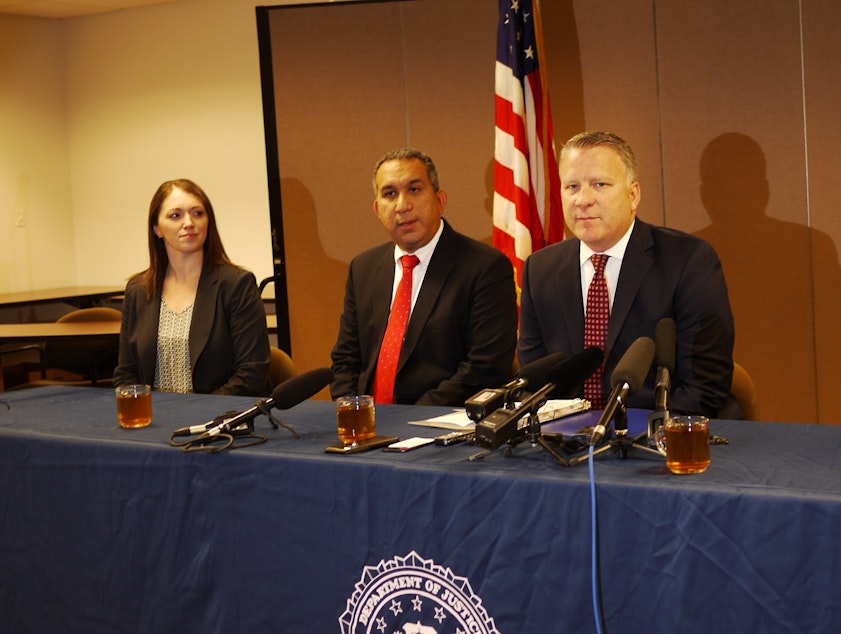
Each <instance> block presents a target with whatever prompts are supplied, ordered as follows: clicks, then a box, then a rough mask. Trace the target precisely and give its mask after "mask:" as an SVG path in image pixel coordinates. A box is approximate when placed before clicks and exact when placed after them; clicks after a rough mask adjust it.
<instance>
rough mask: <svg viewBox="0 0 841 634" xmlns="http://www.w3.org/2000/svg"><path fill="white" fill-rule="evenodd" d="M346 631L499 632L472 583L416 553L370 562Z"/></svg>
mask: <svg viewBox="0 0 841 634" xmlns="http://www.w3.org/2000/svg"><path fill="white" fill-rule="evenodd" d="M339 625H340V626H341V628H342V634H363V633H364V634H368V633H370V634H499V631H498V630H497V629H496V626H495V625H494V622H493V619H492V618H490V617H489V616H488V613H487V610H485V608H484V607H483V606H482V601H481V599H480V598H479V597H477V596H476V595H475V594H474V593H473V590H472V588H471V587H470V582H469V581H468V580H467V579H466V578H465V577H458V576H456V575H454V574H453V572H452V571H451V570H450V569H449V568H444V567H443V566H438V565H436V564H435V563H434V562H432V561H431V560H429V559H423V558H422V557H420V556H419V555H418V554H417V553H416V552H414V551H412V552H410V553H409V554H408V555H406V556H405V557H400V556H397V557H395V558H394V559H391V560H389V561H380V563H379V564H378V565H377V566H365V570H363V572H362V577H361V578H360V580H359V581H358V582H357V584H356V586H355V589H354V592H353V596H351V598H350V599H348V602H347V609H346V610H345V612H344V613H343V614H342V616H341V617H340V618H339Z"/></svg>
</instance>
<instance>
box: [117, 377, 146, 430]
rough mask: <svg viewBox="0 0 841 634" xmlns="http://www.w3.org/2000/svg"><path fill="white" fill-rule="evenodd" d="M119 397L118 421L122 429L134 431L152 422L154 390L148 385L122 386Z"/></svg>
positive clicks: (118, 391) (119, 389) (118, 393)
mask: <svg viewBox="0 0 841 634" xmlns="http://www.w3.org/2000/svg"><path fill="white" fill-rule="evenodd" d="M114 392H115V393H116V395H117V420H118V421H119V423H120V427H127V428H130V429H134V428H137V427H146V425H148V424H149V423H151V422H152V388H151V387H149V386H148V385H121V386H120V387H116V388H114Z"/></svg>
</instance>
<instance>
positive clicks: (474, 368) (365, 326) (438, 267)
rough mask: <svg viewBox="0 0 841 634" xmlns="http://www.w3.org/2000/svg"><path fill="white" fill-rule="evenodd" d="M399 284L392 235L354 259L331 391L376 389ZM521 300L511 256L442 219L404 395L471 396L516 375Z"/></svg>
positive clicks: (446, 401) (413, 327)
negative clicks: (396, 283) (376, 374)
mask: <svg viewBox="0 0 841 634" xmlns="http://www.w3.org/2000/svg"><path fill="white" fill-rule="evenodd" d="M393 285H394V244H393V243H391V242H388V243H386V244H383V245H380V246H377V247H374V248H373V249H369V250H368V251H365V252H364V253H362V254H360V255H358V256H357V257H355V258H354V259H353V261H351V263H350V269H349V271H348V277H347V284H346V286H345V299H344V309H343V312H342V316H341V320H340V324H339V335H338V340H337V342H336V345H335V346H334V348H333V351H332V360H333V368H332V369H333V382H332V384H331V385H330V394H331V396H332V397H333V398H337V397H339V396H344V395H347V394H370V393H371V389H372V387H373V381H374V371H375V369H376V365H377V356H378V355H379V350H380V343H381V342H382V338H383V335H384V333H385V328H386V325H387V324H388V314H389V310H390V308H389V307H390V304H391V293H392V289H393ZM516 341H517V306H516V295H515V290H514V273H513V268H512V266H511V263H510V262H509V261H508V259H507V258H506V257H505V256H504V255H503V254H502V253H501V252H500V251H498V250H497V249H494V248H492V247H489V246H488V245H486V244H482V243H481V242H478V241H476V240H473V239H471V238H468V237H467V236H464V235H462V234H460V233H457V232H456V231H454V230H453V229H452V228H451V227H450V226H449V224H447V223H446V221H444V229H443V232H442V234H441V238H440V239H439V241H438V244H437V245H436V247H435V251H434V253H433V255H432V258H431V260H430V262H429V267H428V268H427V271H426V275H425V277H424V280H423V286H422V287H421V290H420V294H419V295H418V299H417V301H416V303H415V307H414V309H413V310H412V314H411V317H410V319H409V324H408V326H407V329H406V338H405V340H404V343H403V348H402V349H401V352H400V360H399V361H398V366H397V378H396V382H395V390H394V392H395V394H394V397H395V402H396V403H410V404H411V403H417V404H421V405H453V406H459V407H461V406H464V401H465V400H466V399H467V398H469V397H470V396H472V395H473V394H475V393H476V392H477V391H478V390H480V389H482V388H486V387H499V386H500V385H502V384H504V383H506V382H507V381H508V380H509V378H510V375H511V367H512V363H513V360H514V349H515V346H516Z"/></svg>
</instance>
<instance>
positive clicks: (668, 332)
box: [654, 317, 675, 374]
mask: <svg viewBox="0 0 841 634" xmlns="http://www.w3.org/2000/svg"><path fill="white" fill-rule="evenodd" d="M654 351H655V358H656V363H657V367H658V368H666V369H667V370H668V371H669V373H670V374H671V373H672V372H674V371H675V320H674V319H672V318H671V317H663V319H661V320H660V321H658V322H657V327H656V328H655V329H654Z"/></svg>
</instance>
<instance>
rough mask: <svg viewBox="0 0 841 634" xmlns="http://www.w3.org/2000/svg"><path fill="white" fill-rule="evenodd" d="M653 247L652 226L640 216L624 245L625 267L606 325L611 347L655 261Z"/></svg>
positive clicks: (608, 345)
mask: <svg viewBox="0 0 841 634" xmlns="http://www.w3.org/2000/svg"><path fill="white" fill-rule="evenodd" d="M653 248H654V239H653V238H652V237H651V228H650V227H649V225H648V224H646V223H644V222H643V221H641V220H640V219H639V218H637V220H636V224H635V225H634V230H633V232H631V238H630V239H629V240H628V247H627V248H626V249H625V255H624V257H623V258H622V270H621V271H620V273H619V281H618V283H617V285H616V295H615V296H614V298H613V310H612V312H611V314H610V322H609V324H608V328H607V341H606V346H607V349H608V350H610V349H611V348H613V345H614V344H615V343H616V339H617V337H618V336H619V333H620V332H621V331H622V327H623V326H624V324H625V320H626V319H627V318H628V314H629V313H630V311H631V306H632V305H633V303H634V298H635V297H636V296H637V292H638V291H639V288H640V285H641V284H642V280H643V278H644V277H645V274H646V273H647V272H648V269H649V268H651V265H652V264H653V262H654V258H653V257H652V253H651V250H652V249H653Z"/></svg>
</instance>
